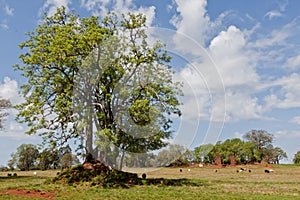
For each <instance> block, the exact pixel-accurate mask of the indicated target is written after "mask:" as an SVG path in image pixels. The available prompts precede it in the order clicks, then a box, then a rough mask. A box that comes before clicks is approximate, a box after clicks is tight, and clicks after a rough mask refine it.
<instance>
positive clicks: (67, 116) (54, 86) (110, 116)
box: [15, 8, 182, 157]
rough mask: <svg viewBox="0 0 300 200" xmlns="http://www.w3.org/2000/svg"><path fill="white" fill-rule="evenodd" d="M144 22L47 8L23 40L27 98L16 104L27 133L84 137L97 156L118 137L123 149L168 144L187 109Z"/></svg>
mask: <svg viewBox="0 0 300 200" xmlns="http://www.w3.org/2000/svg"><path fill="white" fill-rule="evenodd" d="M145 23H146V17H145V16H144V15H142V14H136V15H135V14H131V13H128V14H126V15H125V14H124V15H122V16H121V17H118V16H116V15H114V14H108V15H107V16H106V17H105V18H103V19H99V18H98V17H95V16H91V17H88V18H81V17H79V16H77V15H75V13H74V12H70V13H68V12H67V11H66V9H65V8H59V9H58V10H57V12H56V13H55V14H54V15H53V16H50V17H48V16H44V22H43V23H42V24H40V25H39V26H38V27H37V28H36V29H35V30H34V31H33V32H31V33H28V37H29V39H28V40H27V41H25V42H23V43H21V44H20V47H21V48H22V49H24V50H26V53H24V54H21V55H20V59H21V60H22V62H23V65H16V66H15V68H16V69H17V70H20V71H22V72H23V74H22V75H23V76H24V77H26V78H27V80H28V82H27V83H26V84H24V85H22V86H21V88H22V92H23V96H24V97H25V100H26V101H25V102H24V103H22V104H19V105H17V106H16V108H17V109H18V110H19V114H18V116H17V119H18V121H19V122H21V123H26V124H27V125H28V126H29V127H30V129H29V130H28V131H27V133H28V134H36V133H38V134H39V135H41V136H42V137H43V139H44V141H45V142H50V143H51V144H52V145H53V146H58V145H63V144H65V143H66V142H68V141H69V140H70V139H75V140H79V141H83V144H82V145H79V147H85V149H86V154H89V153H90V154H94V156H96V157H97V156H98V155H99V152H95V150H99V149H100V150H102V151H100V150H99V151H100V153H101V152H107V151H109V150H111V148H112V147H111V144H113V145H114V147H115V149H116V150H117V151H119V152H123V155H124V152H125V151H127V152H135V153H145V152H147V151H149V150H156V149H159V148H161V147H164V146H166V145H167V142H166V139H168V138H170V137H171V136H172V129H171V124H172V117H173V115H174V114H176V115H179V116H180V115H181V112H180V110H179V105H180V102H179V100H178V96H179V95H181V94H182V93H181V90H180V88H181V84H180V83H177V82H174V81H173V76H172V74H173V73H174V71H173V70H172V69H171V67H170V66H169V65H168V63H169V62H170V59H171V58H170V56H168V54H167V52H166V51H165V50H164V49H163V48H164V45H163V44H161V43H160V42H154V43H152V42H150V41H151V40H148V34H147V27H146V25H145ZM95 139H96V140H97V141H98V142H97V144H98V145H100V147H99V148H96V149H95V148H94V146H95ZM104 144H105V145H106V146H104V147H103V146H102V147H101V145H104ZM107 145H108V146H107ZM104 149H106V151H104ZM99 157H100V156H99Z"/></svg>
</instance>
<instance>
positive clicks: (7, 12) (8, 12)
mask: <svg viewBox="0 0 300 200" xmlns="http://www.w3.org/2000/svg"><path fill="white" fill-rule="evenodd" d="M4 11H5V13H6V14H7V15H9V16H13V15H14V9H13V8H11V7H9V6H8V5H5V7H4Z"/></svg>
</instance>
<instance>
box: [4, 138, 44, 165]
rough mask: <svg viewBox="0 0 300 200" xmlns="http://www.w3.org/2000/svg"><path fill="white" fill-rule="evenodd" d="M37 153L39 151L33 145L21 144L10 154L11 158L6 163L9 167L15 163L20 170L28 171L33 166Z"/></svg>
mask: <svg viewBox="0 0 300 200" xmlns="http://www.w3.org/2000/svg"><path fill="white" fill-rule="evenodd" d="M38 155H39V151H38V149H37V147H36V146H35V145H33V144H21V145H20V146H19V147H18V148H17V152H16V153H14V154H12V155H11V157H12V158H11V160H10V161H9V163H8V165H9V167H10V168H13V167H14V166H15V165H16V166H17V167H18V168H19V169H20V170H23V171H24V170H26V171H28V170H30V169H31V168H32V167H34V165H35V163H36V160H37V158H38Z"/></svg>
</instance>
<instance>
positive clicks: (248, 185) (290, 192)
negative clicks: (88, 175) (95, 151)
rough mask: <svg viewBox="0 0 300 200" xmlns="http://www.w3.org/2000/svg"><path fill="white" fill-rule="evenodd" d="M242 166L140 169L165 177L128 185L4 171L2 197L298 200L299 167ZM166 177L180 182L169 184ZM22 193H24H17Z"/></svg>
mask: <svg viewBox="0 0 300 200" xmlns="http://www.w3.org/2000/svg"><path fill="white" fill-rule="evenodd" d="M189 169H190V170H189ZM238 169H239V167H236V168H221V169H216V168H212V167H204V168H199V167H192V168H182V172H180V169H179V168H161V169H147V170H145V169H142V170H140V171H139V176H141V174H142V173H146V174H147V179H154V178H164V179H163V181H162V183H161V184H158V185H151V184H150V185H141V186H133V187H130V188H101V187H97V186H87V185H85V184H84V183H82V184H77V185H59V184H45V183H44V182H45V180H46V179H47V178H49V177H53V176H55V175H56V173H57V171H37V174H36V175H34V174H33V171H30V172H16V173H17V175H18V176H17V177H13V176H11V177H8V176H7V173H14V172H1V173H0V199H25V200H26V199H31V200H33V199H73V200H74V199H155V200H158V199H214V200H215V199H270V200H271V199H272V200H273V199H280V200H284V199H293V200H294V199H300V187H299V186H300V166H296V165H274V166H272V169H274V172H271V173H265V172H264V170H265V167H262V166H258V165H252V166H248V167H247V171H244V172H240V173H237V172H236V171H237V170H238ZM249 169H250V170H251V172H249ZM128 170H130V171H132V169H128ZM216 170H217V172H216ZM136 171H138V169H136ZM168 181H170V182H172V181H176V182H177V183H178V184H176V186H174V185H168V186H167V185H166V184H165V183H166V182H168ZM18 192H19V193H22V194H13V193H18Z"/></svg>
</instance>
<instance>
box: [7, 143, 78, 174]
mask: <svg viewBox="0 0 300 200" xmlns="http://www.w3.org/2000/svg"><path fill="white" fill-rule="evenodd" d="M77 163H79V160H78V158H77V157H76V156H75V155H73V154H72V150H71V148H70V146H66V147H62V148H60V149H44V150H42V151H39V149H38V147H37V146H36V145H33V144H22V145H20V146H19V147H18V148H17V151H16V152H15V153H12V154H11V159H10V160H9V161H8V164H7V165H8V169H9V170H14V169H18V170H21V171H28V170H32V169H40V170H48V169H64V168H68V167H70V166H72V165H74V164H77Z"/></svg>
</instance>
